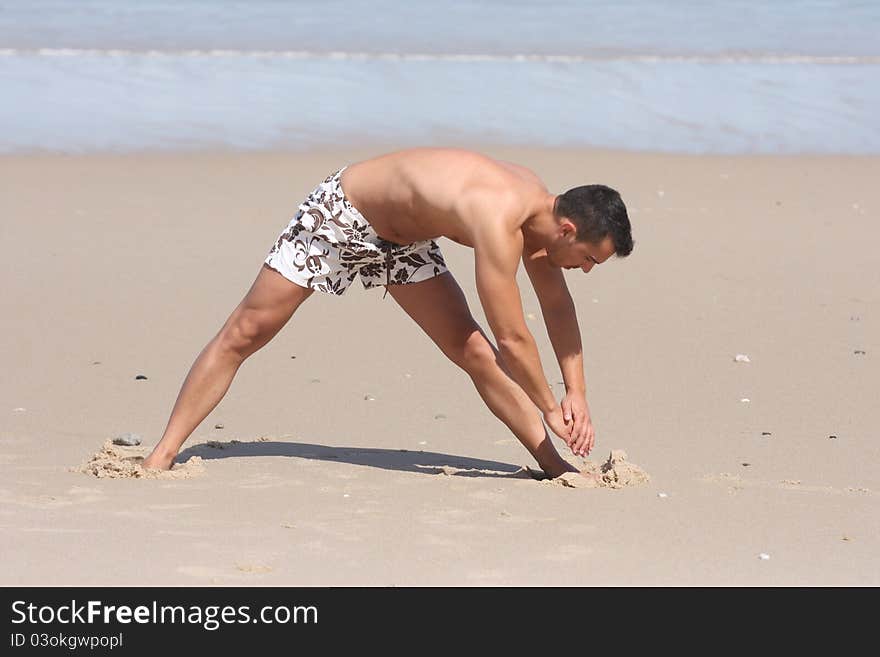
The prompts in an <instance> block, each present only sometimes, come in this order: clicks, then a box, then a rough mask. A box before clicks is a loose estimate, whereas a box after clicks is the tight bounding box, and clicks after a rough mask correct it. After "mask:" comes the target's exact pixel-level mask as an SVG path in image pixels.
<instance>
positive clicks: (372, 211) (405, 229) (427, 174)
mask: <svg viewBox="0 0 880 657" xmlns="http://www.w3.org/2000/svg"><path fill="white" fill-rule="evenodd" d="M341 182H342V188H343V190H344V192H345V195H346V198H347V199H348V200H349V202H351V204H352V205H353V206H354V207H355V208H357V209H358V210H359V211H360V213H361V214H362V215H363V216H364V217H365V218H366V219H367V221H369V222H370V224H371V225H372V226H373V228H374V229H375V231H376V232H377V233H378V234H379V236H381V237H382V238H384V239H386V240H388V241H390V242H396V243H398V244H408V243H412V242H418V241H422V240H430V239H434V238H437V237H441V236H443V237H447V238H449V239H451V240H454V241H456V242H458V243H460V244H464V245H466V246H473V231H474V227H475V223H476V222H479V221H504V222H508V223H509V228H510V230H511V231H514V230H517V229H519V228H520V227H521V225H522V224H523V222H525V221H526V219H528V217H529V216H530V215H531V214H533V213H534V212H535V210H536V208H537V207H538V205H539V204H540V203H541V202H542V200H543V199H544V198H545V197H546V195H547V189H546V187H545V186H544V185H543V183H542V182H541V181H540V179H538V177H537V176H535V174H533V173H532V172H531V171H529V170H528V169H526V168H524V167H520V166H518V165H515V164H510V163H506V162H501V161H498V160H493V159H491V158H489V157H486V156H484V155H480V154H478V153H473V152H470V151H465V150H456V149H441V148H418V149H410V150H405V151H399V152H396V153H390V154H388V155H383V156H381V157H377V158H374V159H371V160H365V161H363V162H358V163H356V164H352V165H351V166H349V167H348V168H346V170H345V171H344V172H343V174H342V181H341ZM496 201H497V203H496ZM496 205H497V207H499V208H501V207H503V208H505V211H504V213H503V216H502V215H501V213H500V212H499V215H496V216H491V214H492V212H491V210H489V212H488V213H487V212H485V211H484V212H481V213H476V212H474V211H473V210H472V208H473V207H475V206H478V207H480V208H492V207H493V206H496Z"/></svg>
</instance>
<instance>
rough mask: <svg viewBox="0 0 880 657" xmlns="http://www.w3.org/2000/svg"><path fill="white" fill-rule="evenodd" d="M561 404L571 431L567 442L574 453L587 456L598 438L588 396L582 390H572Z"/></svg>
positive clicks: (564, 418) (563, 414)
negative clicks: (594, 431) (588, 403)
mask: <svg viewBox="0 0 880 657" xmlns="http://www.w3.org/2000/svg"><path fill="white" fill-rule="evenodd" d="M560 406H561V408H562V416H563V420H564V421H565V424H566V426H567V427H568V428H569V430H570V431H571V437H570V440H566V441H565V442H566V443H568V446H569V447H570V448H571V451H572V452H573V453H574V454H576V455H578V456H586V455H587V454H589V453H590V451H591V450H592V449H593V443H594V442H595V440H596V437H595V435H594V433H593V422H592V420H591V419H590V407H589V406H588V405H587V398H586V397H585V396H584V393H582V392H575V391H571V392H569V393H568V394H566V395H565V397H564V398H563V399H562V402H561V404H560Z"/></svg>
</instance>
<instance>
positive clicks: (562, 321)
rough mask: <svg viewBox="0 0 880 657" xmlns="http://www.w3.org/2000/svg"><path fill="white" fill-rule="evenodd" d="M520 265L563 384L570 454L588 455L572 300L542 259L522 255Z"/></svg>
mask: <svg viewBox="0 0 880 657" xmlns="http://www.w3.org/2000/svg"><path fill="white" fill-rule="evenodd" d="M523 264H524V265H525V269H526V273H528V275H529V279H530V280H531V281H532V286H533V287H534V289H535V294H536V295H537V297H538V302H539V303H540V305H541V314H542V315H543V316H544V324H545V326H546V327H547V334H548V336H549V337H550V342H551V344H552V345H553V351H554V352H555V353H556V360H557V361H558V362H559V369H560V371H561V372H562V379H563V381H564V382H565V392H566V396H565V399H564V400H563V402H562V406H563V412H564V416H565V421H566V422H568V421H569V420H573V421H574V426H573V427H572V451H574V452H575V453H576V454H577V453H581V452H586V453H589V452H590V450H591V449H592V448H593V442H594V440H595V438H594V434H593V426H592V421H591V419H590V410H589V406H588V405H587V401H586V384H585V382H584V360H583V347H582V344H581V332H580V327H579V326H578V320H577V312H576V310H575V306H574V301H572V298H571V294H570V293H569V291H568V286H567V285H566V284H565V277H564V276H563V275H562V270H561V269H560V268H559V267H555V266H553V265H552V264H550V263H549V261H548V259H547V257H546V256H541V257H537V258H532V257H530V256H529V255H527V254H523Z"/></svg>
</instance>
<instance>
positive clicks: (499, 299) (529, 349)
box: [473, 207, 571, 443]
mask: <svg viewBox="0 0 880 657" xmlns="http://www.w3.org/2000/svg"><path fill="white" fill-rule="evenodd" d="M495 211H496V213H497V211H498V208H497V207H496V208H495ZM496 217H499V215H498V214H496V215H494V217H492V218H486V217H483V218H482V219H480V220H478V221H475V222H474V226H475V227H474V231H473V237H474V259H475V268H476V283H477V293H478V294H479V296H480V302H481V303H482V305H483V310H484V311H485V313H486V319H487V320H488V322H489V327H490V328H491V330H492V333H493V334H494V336H495V340H496V342H497V343H498V351H499V353H500V354H501V357H502V359H503V361H504V364H505V365H506V367H507V369H508V371H509V373H510V376H511V377H512V378H513V380H514V381H516V382H517V383H518V384H519V386H520V387H521V388H522V389H523V391H524V392H525V393H526V394H527V395H528V397H529V399H531V400H532V402H533V403H534V404H535V405H536V406H537V407H538V408H539V409H540V411H541V412H542V413H543V414H544V419H545V421H546V422H547V425H548V426H549V427H550V429H551V430H552V431H553V432H554V433H555V434H556V435H558V436H559V437H560V438H562V439H563V440H565V442H566V443H570V441H571V435H570V428H569V427H566V426H565V423H564V421H563V419H562V408H561V407H560V406H559V404H558V403H557V402H556V398H555V397H554V396H553V392H552V391H551V389H550V386H549V384H548V383H547V378H546V377H545V376H544V369H543V367H542V365H541V359H540V356H539V355H538V347H537V345H536V344H535V339H534V337H532V334H531V333H530V332H529V330H528V328H527V327H526V323H525V318H524V317H523V310H522V301H521V299H520V294H519V286H518V285H517V284H516V270H517V268H518V266H519V259H520V255H521V254H522V248H523V238H522V233H521V232H520V231H519V230H518V229H516V228H514V222H512V221H506V220H504V219H503V215H502V217H499V218H496Z"/></svg>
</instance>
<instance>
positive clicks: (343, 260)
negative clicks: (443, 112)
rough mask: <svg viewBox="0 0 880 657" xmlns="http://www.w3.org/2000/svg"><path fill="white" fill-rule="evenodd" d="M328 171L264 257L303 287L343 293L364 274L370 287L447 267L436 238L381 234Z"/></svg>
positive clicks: (429, 274) (363, 280) (411, 279)
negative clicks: (399, 239) (398, 239)
mask: <svg viewBox="0 0 880 657" xmlns="http://www.w3.org/2000/svg"><path fill="white" fill-rule="evenodd" d="M343 171H345V167H343V168H342V169H340V170H339V171H337V172H336V173H334V174H332V175H330V176H328V177H327V178H326V180H324V182H322V183H321V184H320V185H318V187H317V189H315V191H313V192H312V193H311V194H309V196H308V198H307V199H306V201H305V202H304V203H302V204H301V205H300V206H299V211H298V212H297V213H296V216H295V217H294V218H293V219H291V221H290V223H289V224H288V226H287V228H286V229H285V230H284V231H283V232H282V233H281V235H280V236H279V237H278V240H277V241H276V242H275V244H274V246H273V247H272V249H271V250H270V251H269V255H268V256H267V257H266V260H265V263H266V264H267V265H268V266H269V267H271V268H272V269H274V270H275V271H277V272H278V273H279V274H281V275H282V276H284V277H285V278H286V279H288V280H290V281H293V282H294V283H296V284H297V285H301V286H302V287H308V288H311V289H313V290H318V291H320V292H328V293H330V294H343V293H344V292H345V290H346V289H347V288H348V286H349V285H350V284H351V282H352V281H353V280H354V279H355V277H356V276H357V275H358V274H360V277H361V283H362V284H363V286H364V287H365V288H371V287H377V286H380V285H404V284H407V283H418V282H420V281H424V280H427V279H429V278H433V277H434V276H439V275H440V274H442V273H443V272H445V271H447V269H446V263H445V262H444V260H443V254H442V253H440V247H439V246H437V243H436V242H435V241H434V240H430V241H423V242H414V243H413V244H406V245H400V244H396V243H394V242H389V241H387V240H384V239H382V238H381V237H379V236H378V235H377V234H376V231H375V230H373V227H372V226H371V225H370V224H369V222H368V221H367V220H366V219H364V217H363V215H362V214H361V213H360V212H358V211H357V209H355V207H354V206H353V205H352V204H351V203H349V202H348V200H347V199H346V198H345V194H344V193H343V191H342V186H341V185H340V182H339V179H340V177H341V175H342V172H343Z"/></svg>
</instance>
